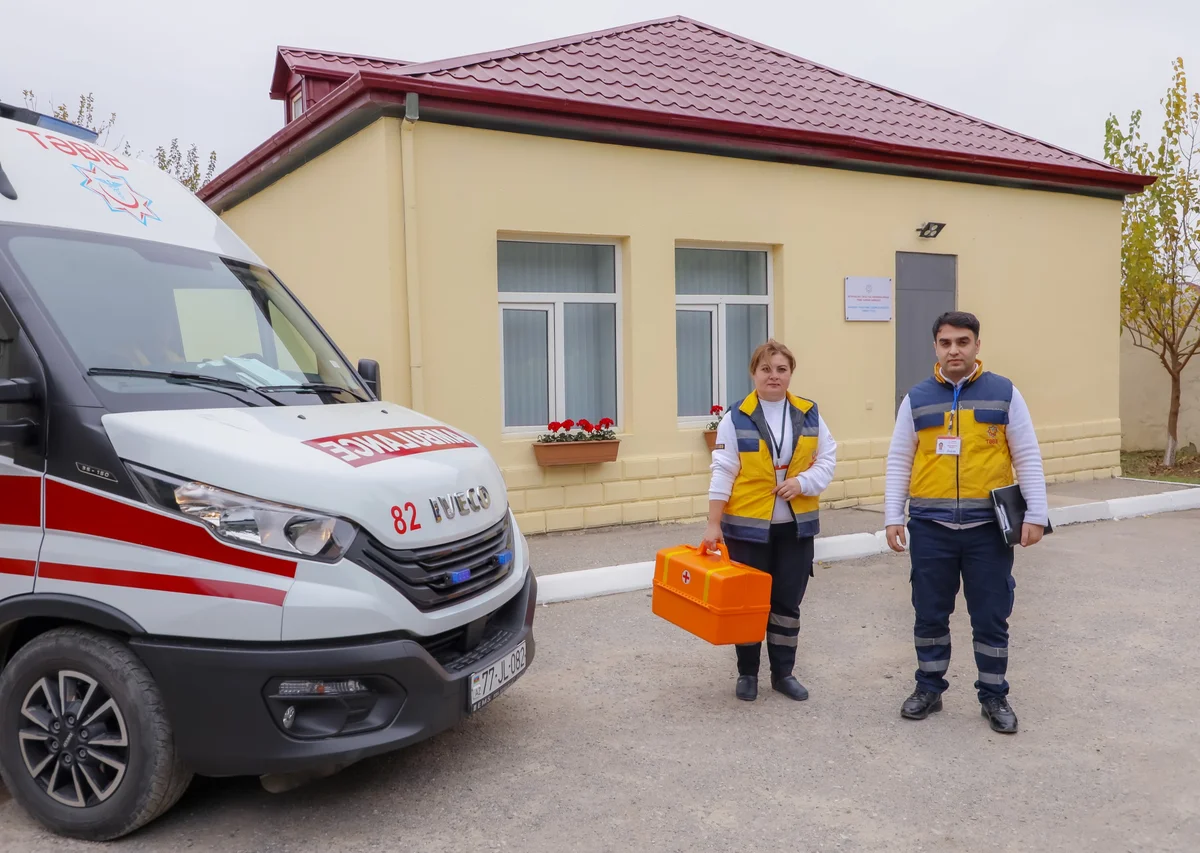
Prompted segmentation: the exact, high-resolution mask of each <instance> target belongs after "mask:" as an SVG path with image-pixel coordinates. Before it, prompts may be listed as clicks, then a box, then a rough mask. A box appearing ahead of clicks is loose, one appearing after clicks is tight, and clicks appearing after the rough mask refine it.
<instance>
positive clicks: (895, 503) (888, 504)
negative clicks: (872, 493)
mask: <svg viewBox="0 0 1200 853" xmlns="http://www.w3.org/2000/svg"><path fill="white" fill-rule="evenodd" d="M916 455H917V431H916V429H914V428H913V419H912V404H911V403H910V402H909V401H908V395H907V394H906V395H905V396H904V400H903V401H902V402H901V403H900V411H898V412H896V427H895V429H894V430H892V445H891V447H890V448H888V458H887V481H886V485H885V486H884V500H883V506H884V515H883V523H884V524H885V525H887V526H888V527H891V526H892V525H893V524H901V525H902V524H904V505H905V503H907V501H908V491H909V486H910V485H911V484H912V466H913V459H915V458H916Z"/></svg>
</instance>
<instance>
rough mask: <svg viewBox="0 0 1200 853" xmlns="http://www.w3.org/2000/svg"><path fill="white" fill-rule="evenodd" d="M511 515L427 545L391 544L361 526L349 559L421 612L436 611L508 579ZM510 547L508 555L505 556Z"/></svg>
mask: <svg viewBox="0 0 1200 853" xmlns="http://www.w3.org/2000/svg"><path fill="white" fill-rule="evenodd" d="M509 518H510V516H509V515H508V513H505V514H504V519H503V520H502V521H499V522H497V523H496V524H494V525H493V526H492V527H489V528H488V529H487V530H484V531H482V532H480V533H476V534H474V535H472V536H467V537H465V538H463V539H458V540H456V541H454V542H447V543H445V544H442V545H433V546H430V547H428V548H412V549H408V550H399V549H393V548H388V547H387V546H386V545H384V544H383V543H382V542H380V541H379V540H377V539H376V538H375V537H374V536H371V535H370V534H369V533H367V531H365V530H363V531H362V532H360V533H359V535H358V539H356V540H355V541H354V544H353V545H351V546H350V550H349V551H348V552H347V554H346V559H348V560H350V561H351V562H352V563H355V564H357V565H359V566H362V567H363V568H364V569H366V570H367V571H369V572H371V573H372V574H375V575H377V576H379V577H381V578H383V579H384V580H385V581H387V582H388V583H390V584H391V585H392V586H394V587H395V588H396V589H398V590H399V591H400V592H401V593H403V594H404V596H405V597H406V598H407V599H408V600H409V601H411V602H412V603H413V604H415V605H416V606H417V607H418V608H419V609H421V610H435V609H437V608H439V607H445V606H447V605H449V604H453V603H455V602H456V601H461V600H462V599H464V598H469V597H470V596H472V595H475V594H477V593H480V592H483V591H484V590H485V589H488V588H489V587H491V586H494V585H495V584H497V583H499V582H500V581H502V580H504V578H506V577H508V575H509V573H510V572H511V571H512V565H513V560H512V557H513V554H512V548H513V535H512V524H511V522H510V521H509ZM505 551H508V559H503V558H502V556H501V555H502V554H503V553H504V552H505Z"/></svg>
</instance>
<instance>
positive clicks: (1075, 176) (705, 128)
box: [361, 71, 1155, 192]
mask: <svg viewBox="0 0 1200 853" xmlns="http://www.w3.org/2000/svg"><path fill="white" fill-rule="evenodd" d="M361 76H362V78H363V83H364V85H366V86H368V87H369V88H372V89H380V90H383V91H392V92H396V91H403V92H415V93H416V94H419V95H430V96H436V97H444V98H449V99H453V100H460V101H470V102H475V103H487V104H492V105H497V106H513V107H519V108H527V109H535V110H542V111H546V112H549V113H558V114H563V115H574V116H584V117H595V118H604V119H616V120H626V121H634V122H638V123H642V124H647V125H652V126H653V125H657V126H662V127H668V128H683V129H690V130H694V131H700V132H715V133H721V134H729V135H733V136H745V137H748V138H761V139H770V140H774V141H778V142H783V143H792V144H798V145H802V146H819V147H821V148H823V149H828V150H829V151H830V152H832V153H840V154H842V155H844V156H845V157H846V159H850V160H853V159H858V158H860V157H862V156H866V157H869V158H870V159H879V158H881V157H882V158H885V159H886V158H892V159H893V160H894V162H896V163H897V165H907V164H909V163H910V162H912V161H914V160H916V161H923V162H926V163H928V164H931V165H932V164H937V163H943V164H945V165H946V166H948V167H951V168H952V169H959V168H962V167H970V168H975V169H987V168H995V169H996V170H997V173H998V175H999V176H1008V175H1010V174H1011V173H1012V172H1014V171H1015V172H1019V173H1022V174H1027V175H1029V176H1030V177H1043V178H1051V179H1054V180H1055V181H1056V182H1058V183H1061V182H1063V181H1064V180H1066V181H1070V182H1075V181H1078V182H1079V185H1080V186H1082V187H1103V188H1106V189H1123V190H1128V191H1129V192H1141V191H1142V190H1143V189H1145V188H1146V187H1147V186H1149V185H1150V184H1152V183H1154V180H1155V178H1153V177H1150V176H1145V175H1134V174H1131V173H1128V172H1121V171H1118V170H1116V169H1113V170H1112V171H1104V170H1101V169H1091V168H1084V167H1077V166H1068V165H1063V164H1051V163H1045V164H1042V163H1032V162H1029V161H1025V160H1014V159H1009V158H1004V157H980V156H977V155H966V154H958V153H955V152H949V151H937V150H934V149H929V148H921V147H917V146H906V145H900V144H894V143H881V142H875V141H872V140H866V139H856V138H853V137H848V136H845V135H843V134H836V133H820V132H816V131H809V130H794V131H786V130H781V129H776V128H768V127H762V126H761V125H755V124H750V123H746V122H735V121H728V120H724V119H716V118H711V119H708V118H698V117H697V118H689V117H683V116H669V115H663V114H662V113H656V112H654V111H652V110H642V109H637V108H634V107H623V106H622V107H618V106H611V105H607V104H591V103H583V102H580V101H569V100H565V99H561V98H553V97H548V96H542V95H531V94H527V93H524V92H495V91H492V90H487V91H482V90H479V89H477V88H475V87H471V86H459V85H454V84H452V83H445V82H443V81H440V80H429V79H428V78H411V77H408V76H406V75H394V74H386V73H377V72H369V71H364V72H361Z"/></svg>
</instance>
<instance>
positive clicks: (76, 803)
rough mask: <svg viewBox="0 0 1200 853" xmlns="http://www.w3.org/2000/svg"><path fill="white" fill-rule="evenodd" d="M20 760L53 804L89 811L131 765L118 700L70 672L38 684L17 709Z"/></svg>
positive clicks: (95, 683)
mask: <svg viewBox="0 0 1200 853" xmlns="http://www.w3.org/2000/svg"><path fill="white" fill-rule="evenodd" d="M20 725H21V728H20V729H19V730H18V732H17V740H18V744H19V746H20V751H21V758H22V759H24V761H25V769H26V770H27V771H29V775H30V777H31V778H32V779H33V780H34V783H35V784H36V785H37V786H38V787H39V788H41V790H42V792H43V793H45V794H46V795H47V796H48V797H50V798H51V799H52V800H54V801H55V802H57V803H60V804H61V805H64V806H69V807H71V808H79V809H82V808H88V807H90V806H95V805H99V804H100V803H103V802H105V801H106V800H108V799H109V798H110V797H112V795H113V794H115V793H116V791H117V789H118V788H119V787H120V785H121V782H122V781H123V780H124V778H125V771H126V769H127V768H128V766H129V733H128V729H127V728H126V725H125V717H124V715H123V714H122V713H121V709H120V708H119V707H118V706H117V703H116V700H114V699H113V697H112V696H111V695H110V694H109V692H108V691H107V690H106V689H105V688H104V686H103V685H102V684H100V682H99V681H97V680H96V679H94V678H92V677H91V676H89V675H85V674H84V673H82V672H77V671H74V670H59V671H58V672H57V673H55V674H54V675H52V676H50V675H48V676H46V677H44V678H41V679H39V680H38V681H37V682H36V683H35V684H34V685H33V687H31V688H29V692H28V693H27V694H25V701H24V702H23V703H22V704H21V721H20Z"/></svg>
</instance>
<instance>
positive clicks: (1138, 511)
mask: <svg viewBox="0 0 1200 853" xmlns="http://www.w3.org/2000/svg"><path fill="white" fill-rule="evenodd" d="M1188 509H1200V488H1194V489H1180V490H1178V491H1174V492H1164V493H1163V494H1160V495H1139V496H1138V497H1133V498H1114V499H1112V500H1108V501H1095V502H1093V503H1086V504H1076V505H1074V506H1062V507H1055V508H1054V509H1052V510H1050V523H1051V524H1053V525H1054V527H1055V528H1059V527H1067V526H1068V525H1072V524H1086V523H1088V522H1093V521H1114V520H1115V521H1119V520H1122V519H1126V518H1139V517H1142V516H1148V515H1158V514H1159V513H1163V512H1178V511H1180V510H1188ZM813 552H814V559H815V560H816V562H818V563H837V562H841V561H843V560H857V559H861V558H863V557H875V556H878V555H879V554H887V553H889V552H890V549H889V548H888V545H887V533H886V531H883V530H880V531H878V532H876V533H850V534H847V535H845V536H828V537H825V538H822V539H817V541H816V542H815V543H814V547H813ZM537 580H538V597H537V600H538V603H539V604H555V603H557V602H560V601H577V600H579V599H584V598H596V597H598V596H602V595H615V594H617V593H622V592H637V591H638V590H643V589H650V587H651V585H652V584H653V581H654V561H653V560H651V561H648V562H644V563H626V564H624V565H620V566H603V567H601V568H598V569H584V570H582V571H578V572H560V573H558V574H553V575H539V576H538V579H537Z"/></svg>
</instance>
